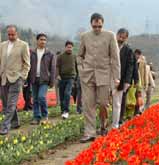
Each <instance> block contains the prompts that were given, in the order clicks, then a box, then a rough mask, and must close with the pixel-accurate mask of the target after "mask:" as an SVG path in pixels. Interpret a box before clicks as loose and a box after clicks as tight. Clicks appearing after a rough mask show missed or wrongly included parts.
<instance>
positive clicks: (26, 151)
mask: <svg viewBox="0 0 159 165" xmlns="http://www.w3.org/2000/svg"><path fill="white" fill-rule="evenodd" d="M82 128H83V117H81V116H80V117H76V116H75V117H71V118H70V119H68V120H65V121H60V122H59V123H57V124H56V125H53V124H51V123H46V124H44V125H40V126H38V127H36V128H35V129H33V130H32V131H31V132H29V133H28V134H27V135H26V134H25V135H24V134H22V133H18V134H15V135H12V136H6V137H0V165H14V164H15V165H17V164H18V163H20V162H21V161H22V160H26V159H30V158H31V157H32V156H33V155H35V154H38V153H39V152H41V151H45V150H48V149H49V148H53V147H55V146H57V145H58V144H61V143H64V142H65V140H68V139H74V138H77V137H79V136H80V135H81V130H82Z"/></svg>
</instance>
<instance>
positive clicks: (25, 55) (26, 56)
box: [22, 43, 30, 80]
mask: <svg viewBox="0 0 159 165" xmlns="http://www.w3.org/2000/svg"><path fill="white" fill-rule="evenodd" d="M22 60H23V64H22V78H23V79H24V80H26V79H27V76H28V73H29V70H30V51H29V46H28V44H27V43H26V44H24V47H23V52H22Z"/></svg>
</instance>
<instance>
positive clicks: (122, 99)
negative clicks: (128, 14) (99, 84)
mask: <svg viewBox="0 0 159 165" xmlns="http://www.w3.org/2000/svg"><path fill="white" fill-rule="evenodd" d="M128 36H129V32H128V30H127V29H125V28H121V29H119V30H118V32H117V41H118V46H119V49H120V63H121V75H120V76H121V79H120V84H119V86H118V88H117V89H114V90H113V124H112V127H115V128H118V127H119V124H122V123H123V117H124V113H125V110H126V95H127V92H128V89H129V87H130V84H131V82H132V77H133V72H134V55H133V51H132V49H131V48H130V47H129V45H128V44H127V43H126V41H127V39H128Z"/></svg>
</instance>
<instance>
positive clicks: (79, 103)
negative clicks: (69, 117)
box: [76, 79, 82, 113]
mask: <svg viewBox="0 0 159 165" xmlns="http://www.w3.org/2000/svg"><path fill="white" fill-rule="evenodd" d="M76 100H77V112H78V113H82V89H81V83H80V79H77V98H76Z"/></svg>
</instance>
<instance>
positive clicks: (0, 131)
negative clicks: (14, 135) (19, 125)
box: [0, 129, 8, 135]
mask: <svg viewBox="0 0 159 165" xmlns="http://www.w3.org/2000/svg"><path fill="white" fill-rule="evenodd" d="M7 134H8V130H7V129H2V130H0V135H7Z"/></svg>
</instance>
